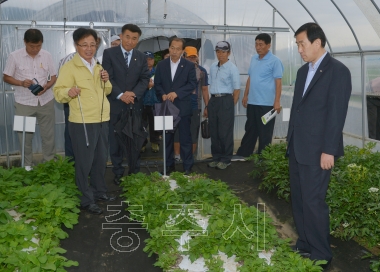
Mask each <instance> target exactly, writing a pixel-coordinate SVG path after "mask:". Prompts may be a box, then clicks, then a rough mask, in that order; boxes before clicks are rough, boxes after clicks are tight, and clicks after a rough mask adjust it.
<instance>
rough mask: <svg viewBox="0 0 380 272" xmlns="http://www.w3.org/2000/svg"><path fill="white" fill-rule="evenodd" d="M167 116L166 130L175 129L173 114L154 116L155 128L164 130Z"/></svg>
mask: <svg viewBox="0 0 380 272" xmlns="http://www.w3.org/2000/svg"><path fill="white" fill-rule="evenodd" d="M163 117H165V130H173V116H154V130H164V118H163Z"/></svg>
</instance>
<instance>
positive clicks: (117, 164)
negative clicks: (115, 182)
mask: <svg viewBox="0 0 380 272" xmlns="http://www.w3.org/2000/svg"><path fill="white" fill-rule="evenodd" d="M117 121H119V114H112V113H111V114H110V123H109V145H110V156H111V162H112V166H113V167H112V172H113V173H114V174H115V175H124V170H125V169H124V166H122V163H123V158H124V156H123V151H122V150H123V149H122V147H121V146H120V145H119V143H118V142H117V140H116V137H115V124H116V123H117Z"/></svg>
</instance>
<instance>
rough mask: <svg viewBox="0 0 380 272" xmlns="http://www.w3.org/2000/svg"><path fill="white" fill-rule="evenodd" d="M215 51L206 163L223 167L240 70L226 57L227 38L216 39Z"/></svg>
mask: <svg viewBox="0 0 380 272" xmlns="http://www.w3.org/2000/svg"><path fill="white" fill-rule="evenodd" d="M215 51H216V56H217V58H218V62H215V63H213V64H212V65H211V67H210V81H209V82H210V94H211V99H210V101H209V103H208V105H207V107H208V117H209V124H210V136H211V153H212V162H210V163H209V164H208V167H215V168H217V169H220V170H224V169H226V168H227V167H228V166H229V165H230V164H231V157H232V152H233V149H234V119H235V114H234V105H235V104H236V103H237V101H238V100H239V94H240V74H239V70H238V68H237V67H236V65H235V64H233V63H232V62H231V61H230V60H229V59H228V57H229V56H230V53H231V45H230V44H229V43H228V42H226V41H220V42H218V43H217V44H216V47H215Z"/></svg>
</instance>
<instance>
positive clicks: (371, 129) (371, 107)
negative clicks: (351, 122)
mask: <svg viewBox="0 0 380 272" xmlns="http://www.w3.org/2000/svg"><path fill="white" fill-rule="evenodd" d="M367 119H368V137H369V138H371V139H375V140H380V98H379V97H375V96H367Z"/></svg>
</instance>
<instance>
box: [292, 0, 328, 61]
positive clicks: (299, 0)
mask: <svg viewBox="0 0 380 272" xmlns="http://www.w3.org/2000/svg"><path fill="white" fill-rule="evenodd" d="M297 1H298V3H300V5H301V6H302V7H303V8H304V9H305V10H306V12H307V13H308V14H309V15H310V17H311V18H312V19H313V20H314V22H315V23H316V24H318V22H317V20H316V19H315V18H314V16H313V14H312V13H311V12H310V11H309V10H308V9H307V7H306V6H305V5H304V4H303V3H302V2H301V0H297ZM326 42H327V45H328V46H329V48H330V53H331V54H333V53H334V52H333V49H332V47H331V45H330V42H329V40H328V39H327V37H326Z"/></svg>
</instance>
